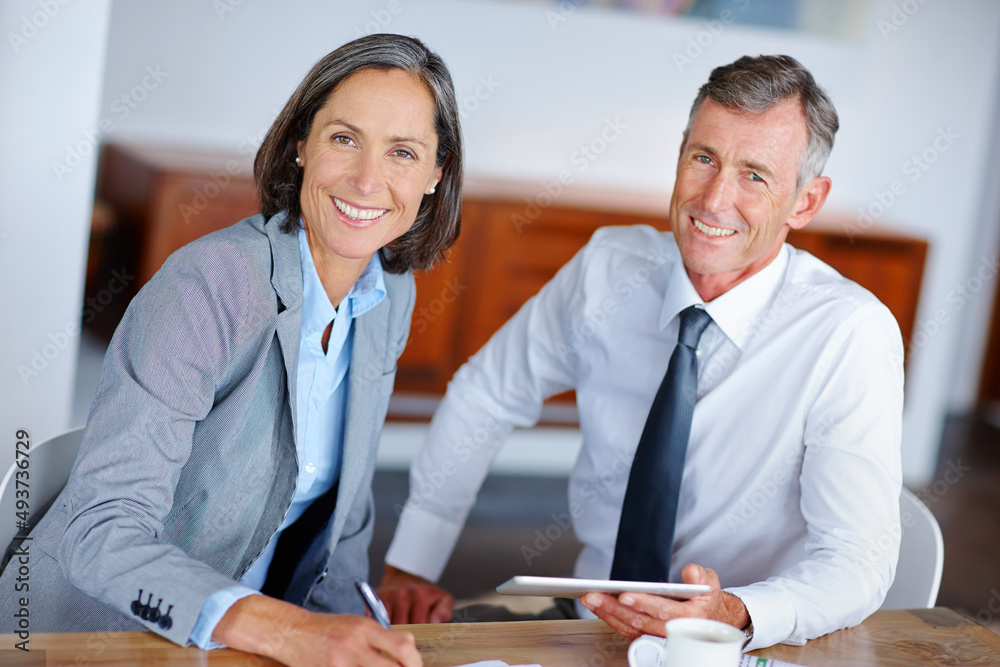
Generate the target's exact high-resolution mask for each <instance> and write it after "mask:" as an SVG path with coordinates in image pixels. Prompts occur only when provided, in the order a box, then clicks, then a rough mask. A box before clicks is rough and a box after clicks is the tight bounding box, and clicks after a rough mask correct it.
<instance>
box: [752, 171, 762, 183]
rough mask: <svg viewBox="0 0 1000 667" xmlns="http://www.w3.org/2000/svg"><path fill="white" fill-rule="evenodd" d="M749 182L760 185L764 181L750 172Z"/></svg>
mask: <svg viewBox="0 0 1000 667" xmlns="http://www.w3.org/2000/svg"><path fill="white" fill-rule="evenodd" d="M750 180H752V181H758V182H760V183H763V182H764V179H763V178H761V177H760V176H758V175H757V174H755V173H754V172H750Z"/></svg>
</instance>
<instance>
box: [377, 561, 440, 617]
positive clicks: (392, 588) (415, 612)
mask: <svg viewBox="0 0 1000 667" xmlns="http://www.w3.org/2000/svg"><path fill="white" fill-rule="evenodd" d="M376 592H377V593H378V596H379V597H380V598H382V602H383V603H385V608H386V609H387V610H388V611H389V618H390V619H392V622H393V623H394V624H396V623H447V622H448V621H450V620H451V610H452V605H453V603H454V599H453V598H452V597H451V593H449V592H448V591H446V590H445V589H443V588H441V587H440V586H437V585H435V584H433V583H431V582H430V581H427V580H426V579H424V578H423V577H418V576H416V575H414V574H410V573H409V572H403V571H402V570H398V569H396V568H394V567H393V566H391V565H386V566H385V570H384V572H383V573H382V584H381V585H380V586H379V587H378V590H377V591H376Z"/></svg>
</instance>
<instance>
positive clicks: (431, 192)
mask: <svg viewBox="0 0 1000 667" xmlns="http://www.w3.org/2000/svg"><path fill="white" fill-rule="evenodd" d="M436 189H437V188H435V187H434V186H433V185H432V186H431V189H430V190H428V191H427V194H429V195H432V194H434V192H435V190H436Z"/></svg>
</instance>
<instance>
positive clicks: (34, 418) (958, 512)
mask: <svg viewBox="0 0 1000 667" xmlns="http://www.w3.org/2000/svg"><path fill="white" fill-rule="evenodd" d="M373 32H397V33H402V34H408V35H413V36H415V37H418V38H420V39H421V40H423V41H424V42H425V43H426V44H427V45H428V46H429V47H430V48H432V49H434V50H436V51H437V52H438V53H440V54H441V56H442V57H443V58H444V59H445V61H446V62H447V63H448V65H449V67H450V69H451V72H452V75H453V77H454V80H455V85H456V90H457V93H458V98H459V104H460V108H461V111H462V122H463V130H464V135H465V140H466V150H467V156H466V157H467V162H466V164H467V180H468V184H469V187H468V191H467V196H466V203H465V206H464V210H463V213H464V228H463V235H462V238H461V240H460V242H459V244H458V246H457V247H456V248H455V250H454V252H453V253H452V256H451V261H450V262H449V263H448V264H446V265H443V266H442V267H440V268H439V269H436V270H435V271H434V272H432V273H429V274H426V275H422V276H419V277H418V290H419V302H418V305H417V310H416V312H415V313H414V328H413V331H412V333H411V342H410V345H409V346H408V348H407V351H406V353H405V356H404V358H403V360H401V362H400V371H399V375H398V381H397V394H396V395H395V396H394V399H393V405H392V408H391V410H392V414H391V421H390V423H389V424H388V426H387V428H386V432H385V436H384V439H383V444H382V449H381V451H380V459H379V461H380V463H379V472H378V477H377V480H376V484H377V488H378V490H379V493H378V494H377V495H378V498H379V503H380V507H379V512H380V521H379V527H378V535H377V536H376V541H375V543H374V545H373V550H372V560H373V565H374V567H375V568H376V572H379V571H380V570H381V560H380V559H381V556H382V553H384V550H385V546H386V544H387V540H388V537H389V536H390V535H391V532H392V527H393V525H394V521H395V514H396V511H397V509H398V506H399V504H400V503H402V502H403V500H404V499H405V495H406V475H405V472H404V471H405V469H406V466H407V465H408V462H409V460H410V457H412V454H413V452H414V451H415V450H416V448H417V447H419V444H420V441H421V434H422V431H423V428H424V423H425V422H426V419H427V418H428V416H429V415H430V413H431V412H432V411H433V407H434V405H435V404H436V400H437V397H438V396H439V395H440V393H441V392H442V391H443V389H444V386H445V384H446V382H447V380H448V378H449V377H450V375H451V373H452V372H453V371H454V369H455V368H457V366H458V365H459V364H460V363H461V362H462V361H464V360H465V358H467V357H468V355H469V354H471V353H472V352H474V351H475V350H476V349H477V348H478V347H479V346H480V345H481V344H482V343H483V342H484V341H485V340H486V338H487V337H488V336H489V334H490V333H492V331H494V330H495V329H496V328H497V327H498V326H499V325H500V324H502V322H503V321H505V320H506V318H507V317H509V316H510V315H511V314H512V313H513V311H514V310H515V309H516V307H517V306H518V305H520V303H522V302H523V301H524V300H525V299H526V298H527V297H528V296H530V295H531V294H532V293H534V291H535V290H537V289H538V287H539V286H540V285H541V284H543V283H544V281H545V280H546V279H547V278H548V277H549V276H550V275H551V274H552V273H554V271H555V269H557V268H558V266H560V265H561V264H562V263H563V262H565V261H566V260H568V259H569V257H570V256H572V254H573V253H574V252H575V250H576V249H578V248H579V247H581V246H582V245H583V244H584V243H585V242H586V239H587V238H588V237H589V235H590V234H591V233H592V231H593V229H594V228H596V227H597V226H599V225H602V224H636V223H643V224H652V225H654V226H658V227H660V228H663V229H667V228H668V223H667V221H666V220H665V218H664V213H665V211H666V208H667V203H668V202H669V197H670V192H671V188H672V185H673V176H674V167H675V160H676V155H677V150H678V147H679V141H680V136H681V131H682V130H683V127H684V125H685V123H686V119H687V115H688V111H689V107H690V104H691V101H692V99H693V98H694V95H695V93H696V91H697V89H698V87H699V86H700V85H701V83H703V82H704V81H705V79H706V78H707V76H708V74H709V72H710V71H711V70H712V69H713V68H714V67H716V66H718V65H722V64H726V63H729V62H731V61H733V60H735V59H736V58H738V57H739V56H741V55H744V54H752V55H756V54H760V53H787V54H789V55H792V56H794V57H796V58H797V59H799V60H800V61H801V62H802V63H803V64H804V65H805V66H806V67H808V68H809V69H810V70H811V71H812V72H813V74H814V76H815V77H816V79H817V80H818V82H819V83H820V84H821V85H823V86H824V87H825V88H826V89H827V90H828V92H829V93H830V95H831V97H832V99H833V101H834V103H835V104H836V106H837V109H838V111H839V113H840V120H841V130H840V132H839V134H838V136H837V139H836V144H835V146H834V150H833V153H832V156H831V159H830V161H829V163H828V164H827V169H826V173H827V175H829V176H831V178H832V179H833V182H834V186H833V190H832V192H831V195H830V198H829V199H828V201H827V205H826V209H825V210H824V213H823V215H822V219H820V220H817V222H816V223H814V224H813V225H810V227H809V228H807V230H806V231H805V232H803V233H801V234H799V235H798V236H796V237H795V238H794V239H793V240H792V242H793V243H794V244H795V245H798V246H800V247H803V248H806V249H808V250H809V251H810V252H814V253H815V254H817V255H818V256H820V257H821V258H823V259H824V260H826V261H828V262H829V263H831V264H832V265H834V266H835V267H836V268H837V269H838V270H840V271H842V272H843V273H844V274H845V275H848V276H849V277H851V278H853V279H855V280H857V281H858V282H861V283H862V284H863V285H864V286H865V287H867V288H868V289H870V290H872V291H873V292H875V293H876V295H878V296H879V298H881V299H882V300H883V301H884V302H885V303H886V304H887V305H889V306H890V308H891V309H892V310H893V312H894V314H895V315H896V317H897V319H898V320H899V322H900V326H901V329H902V331H903V334H904V338H905V339H906V343H907V358H906V368H907V385H906V389H907V397H906V408H905V413H904V433H903V463H904V477H905V482H906V484H907V485H908V486H909V487H910V488H912V489H914V490H915V491H917V492H918V494H919V495H920V496H921V497H922V498H923V499H924V501H925V503H926V504H927V505H928V506H929V507H930V509H931V511H932V512H934V513H935V515H936V516H937V517H938V518H939V520H940V521H941V523H942V529H943V530H944V534H945V541H946V565H945V576H944V581H943V586H942V592H941V597H940V603H941V604H944V605H947V606H953V607H956V608H958V609H960V610H963V611H964V612H965V613H967V614H968V615H970V616H971V617H973V618H978V620H980V621H981V622H983V623H986V624H990V623H994V621H995V619H994V618H993V617H994V614H995V612H993V611H992V610H993V609H994V608H996V605H997V603H1000V592H998V590H997V589H998V587H1000V558H997V555H998V552H1000V538H998V537H997V536H998V535H1000V513H998V511H997V509H996V508H997V507H1000V502H998V500H1000V498H998V496H1000V460H998V457H1000V436H998V430H997V429H998V425H1000V408H998V406H1000V309H998V308H997V305H996V301H997V289H996V283H997V280H996V277H997V272H998V252H1000V188H998V187H997V186H998V185H1000V157H998V156H1000V131H998V130H1000V121H998V119H1000V115H998V101H1000V90H998V83H1000V3H996V2H992V1H991V0H949V1H947V2H945V1H944V0H895V1H892V0H845V1H840V0H811V1H810V0H773V1H766V0H712V1H708V2H701V1H698V0H694V1H692V0H674V1H670V0H659V1H657V0H648V1H642V0H632V1H628V0H605V1H597V0H594V1H588V0H561V1H558V2H557V1H542V0H506V1H499V0H494V1H488V0H352V1H351V2H347V1H346V0H344V1H334V2H330V1H328V0H292V1H287V2H282V3H277V2H270V3H264V2H259V1H258V2H251V1H249V0H213V1H209V0H175V1H173V2H136V1H132V0H92V1H91V2H87V3H68V2H66V1H64V0H5V1H4V2H3V3H0V33H2V34H3V36H4V42H5V43H4V44H2V45H0V100H2V102H0V137H2V143H0V145H2V146H3V149H4V150H3V151H2V152H0V203H2V206H3V214H2V215H0V281H2V282H0V284H2V288H0V322H2V324H0V470H4V469H6V467H7V466H9V465H10V463H11V461H12V459H13V456H14V454H13V449H14V444H13V443H14V440H15V437H14V433H15V432H16V430H17V429H27V430H28V431H30V433H31V436H32V440H33V441H34V442H40V441H41V440H44V439H45V438H47V437H49V436H51V435H54V434H56V433H59V432H61V431H63V430H65V429H67V428H69V427H71V426H76V425H81V424H83V423H84V422H85V420H86V413H87V409H88V407H89V403H90V400H91V398H92V396H93V393H94V390H95V389H96V386H97V383H98V382H99V378H100V365H101V362H102V357H103V353H104V349H105V347H106V345H107V341H108V339H109V337H110V334H111V333H112V332H113V330H114V327H115V325H116V324H117V321H118V318H120V316H121V313H122V312H123V311H124V309H125V307H126V306H127V304H128V302H129V299H130V298H131V296H132V295H134V294H135V292H136V291H137V290H138V288H139V287H141V285H142V284H143V283H144V282H145V281H146V280H147V279H148V278H149V277H150V276H151V275H152V273H153V272H155V271H156V269H157V268H158V267H159V265H160V264H161V263H162V261H163V259H164V258H165V257H166V256H167V255H168V254H169V253H170V252H171V251H172V250H174V249H176V248H177V247H179V245H182V244H183V243H186V242H188V241H190V240H192V239H194V238H197V237H198V236H200V235H202V234H204V233H207V232H209V231H212V230H213V229H217V228H219V227H221V226H225V225H228V224H231V223H233V222H235V221H236V220H238V219H240V218H242V217H245V216H246V215H250V214H252V213H253V212H254V211H255V210H256V209H255V206H256V204H255V200H254V194H253V188H252V182H251V178H252V166H251V165H252V160H253V156H254V154H255V152H256V149H257V147H258V145H259V143H260V141H261V139H262V138H263V136H264V133H265V132H266V131H267V129H268V127H269V126H270V123H271V121H272V120H273V118H274V117H275V115H276V114H277V112H278V111H279V110H280V108H281V106H282V105H283V104H284V102H285V100H286V99H287V97H288V96H289V94H290V93H291V92H292V91H293V90H294V88H295V86H296V85H297V84H298V82H299V81H300V80H301V78H302V77H303V76H304V74H305V73H306V71H307V70H308V69H309V67H310V66H311V65H312V64H313V63H314V62H315V61H316V60H317V59H319V58H320V57H322V56H323V55H325V54H326V53H327V52H329V51H331V50H332V49H334V48H336V47H337V46H339V45H340V44H342V43H344V42H346V41H348V40H350V39H353V38H355V37H358V36H361V35H364V34H370V33H373ZM574 420H575V412H574V410H573V407H572V404H571V403H570V402H567V401H566V400H561V401H558V400H557V401H554V402H553V403H552V404H551V405H550V406H549V408H548V409H547V411H546V413H545V417H544V424H543V425H542V426H541V427H539V428H536V429H532V430H529V431H522V432H518V433H516V434H515V437H514V438H513V440H512V442H511V444H510V445H509V446H508V447H506V448H505V449H504V450H503V452H501V454H500V456H499V457H498V459H497V461H496V464H495V466H494V473H495V474H494V475H492V476H491V478H490V479H489V480H488V481H487V486H486V488H485V490H484V493H483V494H482V496H481V499H480V504H479V505H478V506H477V508H476V510H474V513H473V516H472V518H471V520H470V525H469V528H468V529H467V531H466V534H465V535H464V536H463V539H462V541H461V543H460V545H459V548H458V551H457V552H456V557H455V558H453V561H452V564H451V565H450V566H449V569H448V570H447V571H446V573H445V578H444V580H443V583H444V584H445V585H447V586H450V587H452V588H453V589H454V590H455V592H456V593H457V594H458V595H460V596H463V597H468V596H472V595H476V594H478V593H480V592H483V591H485V590H489V589H490V588H492V587H493V586H495V585H496V584H497V583H500V581H502V580H503V579H505V578H506V577H507V576H509V575H511V574H565V573H568V572H569V569H570V564H571V563H572V560H573V557H574V556H575V551H576V549H577V545H576V544H575V543H574V542H573V539H572V537H571V536H569V534H568V533H565V531H553V530H549V535H548V536H546V529H551V528H552V525H553V523H554V518H553V515H557V514H558V513H560V512H563V511H565V503H566V500H565V475H566V474H567V472H568V471H569V469H570V466H571V464H572V460H573V457H574V456H575V454H576V451H577V449H578V447H579V437H578V432H577V431H576V430H575V428H574ZM4 438H6V441H9V443H10V444H9V445H5V444H4V442H5V441H4ZM546 540H547V542H546ZM525 547H528V548H527V549H525ZM541 547H544V548H541ZM532 550H534V551H538V552H539V553H540V554H541V555H540V556H539V557H537V558H531V557H528V556H526V555H525V554H530V553H531V552H532ZM469 563H471V564H472V566H471V567H470V566H469ZM994 600H995V601H996V602H994ZM994 625H995V623H994Z"/></svg>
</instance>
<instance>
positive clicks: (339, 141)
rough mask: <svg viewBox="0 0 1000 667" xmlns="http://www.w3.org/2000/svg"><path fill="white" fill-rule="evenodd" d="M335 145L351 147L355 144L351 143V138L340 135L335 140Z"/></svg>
mask: <svg viewBox="0 0 1000 667" xmlns="http://www.w3.org/2000/svg"><path fill="white" fill-rule="evenodd" d="M333 143H335V144H340V145H342V146H350V145H351V143H353V142H352V141H351V138H350V137H348V136H345V135H343V134H338V135H336V136H335V137H334V138H333Z"/></svg>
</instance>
